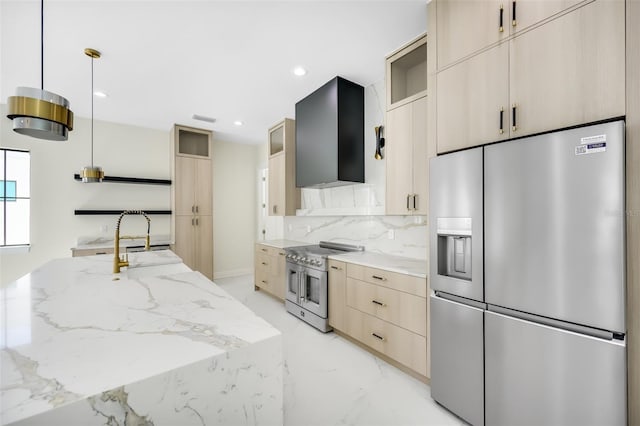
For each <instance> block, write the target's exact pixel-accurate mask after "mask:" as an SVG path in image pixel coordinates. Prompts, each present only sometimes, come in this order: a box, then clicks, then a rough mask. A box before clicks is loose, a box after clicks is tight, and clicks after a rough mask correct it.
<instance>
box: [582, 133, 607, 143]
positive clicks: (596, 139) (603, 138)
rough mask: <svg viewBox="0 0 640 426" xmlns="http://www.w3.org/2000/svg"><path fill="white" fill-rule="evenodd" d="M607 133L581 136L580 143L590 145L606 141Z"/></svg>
mask: <svg viewBox="0 0 640 426" xmlns="http://www.w3.org/2000/svg"><path fill="white" fill-rule="evenodd" d="M606 141H607V135H596V136H587V137H585V138H580V143H581V144H582V145H588V144H592V143H599V142H606Z"/></svg>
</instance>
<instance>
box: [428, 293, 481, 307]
mask: <svg viewBox="0 0 640 426" xmlns="http://www.w3.org/2000/svg"><path fill="white" fill-rule="evenodd" d="M434 293H435V296H436V297H439V298H440V299H444V300H448V301H450V302H455V303H460V304H462V305H467V306H470V307H472V308H477V309H482V310H486V309H487V304H486V303H482V302H478V301H476V300H471V299H467V298H465V297H460V296H456V295H455V294H449V293H443V292H441V291H436V292H434Z"/></svg>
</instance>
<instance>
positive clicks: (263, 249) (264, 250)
mask: <svg viewBox="0 0 640 426" xmlns="http://www.w3.org/2000/svg"><path fill="white" fill-rule="evenodd" d="M260 250H262V251H263V252H265V253H266V252H267V251H268V250H267V249H266V248H261V249H260Z"/></svg>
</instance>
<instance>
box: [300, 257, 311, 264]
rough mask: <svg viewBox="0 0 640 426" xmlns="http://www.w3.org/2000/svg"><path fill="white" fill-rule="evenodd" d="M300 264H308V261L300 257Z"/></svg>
mask: <svg viewBox="0 0 640 426" xmlns="http://www.w3.org/2000/svg"><path fill="white" fill-rule="evenodd" d="M300 262H302V263H309V260H308V259H307V258H306V257H301V258H300Z"/></svg>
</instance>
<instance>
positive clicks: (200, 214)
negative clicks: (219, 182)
mask: <svg viewBox="0 0 640 426" xmlns="http://www.w3.org/2000/svg"><path fill="white" fill-rule="evenodd" d="M211 138H212V133H211V132H210V131H208V130H202V129H195V128H191V127H185V126H179V125H175V126H174V128H173V132H172V146H173V150H172V152H173V155H172V159H171V160H172V161H171V163H172V167H171V169H172V184H171V207H172V210H173V214H172V216H171V219H172V220H171V233H172V240H173V242H174V244H173V250H174V251H175V253H176V254H177V255H178V256H180V258H182V261H183V262H184V263H185V264H186V265H187V266H188V267H190V268H191V269H193V270H195V271H199V272H201V273H202V274H203V275H205V276H206V277H207V278H209V279H211V280H212V279H213V175H212V162H211Z"/></svg>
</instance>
